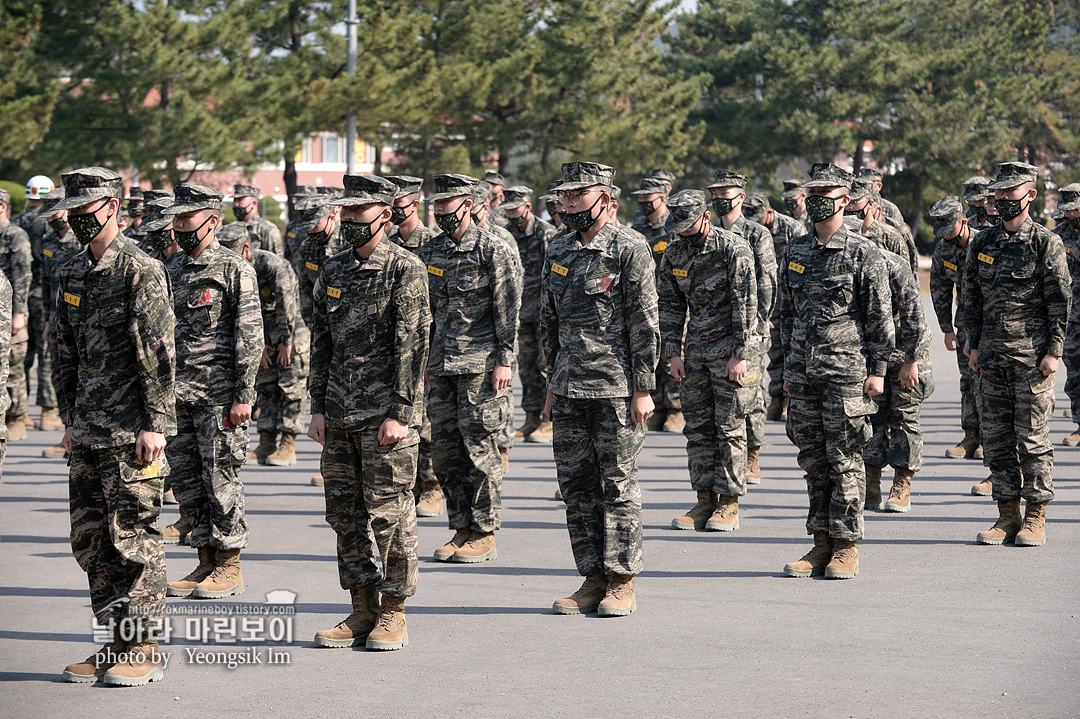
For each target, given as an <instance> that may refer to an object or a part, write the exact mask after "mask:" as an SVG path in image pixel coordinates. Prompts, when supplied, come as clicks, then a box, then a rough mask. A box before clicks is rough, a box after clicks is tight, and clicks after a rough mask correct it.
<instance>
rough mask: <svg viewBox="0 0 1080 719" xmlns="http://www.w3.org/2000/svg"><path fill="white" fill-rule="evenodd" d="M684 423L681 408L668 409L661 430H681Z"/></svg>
mask: <svg viewBox="0 0 1080 719" xmlns="http://www.w3.org/2000/svg"><path fill="white" fill-rule="evenodd" d="M684 424H686V421H685V420H684V419H683V416H682V410H678V409H672V410H668V413H667V417H665V418H664V426H663V430H664V431H665V432H682V428H683V425H684Z"/></svg>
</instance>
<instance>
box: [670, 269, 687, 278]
mask: <svg viewBox="0 0 1080 719" xmlns="http://www.w3.org/2000/svg"><path fill="white" fill-rule="evenodd" d="M671 274H673V275H675V276H676V277H687V274H686V270H672V271H671Z"/></svg>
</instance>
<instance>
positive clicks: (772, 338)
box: [766, 317, 784, 397]
mask: <svg viewBox="0 0 1080 719" xmlns="http://www.w3.org/2000/svg"><path fill="white" fill-rule="evenodd" d="M766 354H767V355H768V357H769V397H783V396H784V343H783V341H782V340H781V338H780V318H779V317H776V318H775V319H774V320H773V322H772V323H770V325H769V347H768V351H767V352H766Z"/></svg>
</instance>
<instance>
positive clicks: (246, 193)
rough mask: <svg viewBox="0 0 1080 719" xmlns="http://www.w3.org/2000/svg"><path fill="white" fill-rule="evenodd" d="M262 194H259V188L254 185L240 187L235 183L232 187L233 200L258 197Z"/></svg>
mask: <svg viewBox="0 0 1080 719" xmlns="http://www.w3.org/2000/svg"><path fill="white" fill-rule="evenodd" d="M261 194H262V193H260V192H259V188H258V187H255V186H254V185H242V184H240V183H237V184H235V185H233V193H232V196H233V199H234V200H235V199H236V198H237V197H256V198H257V197H259V196H260V195H261Z"/></svg>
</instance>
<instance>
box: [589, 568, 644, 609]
mask: <svg viewBox="0 0 1080 719" xmlns="http://www.w3.org/2000/svg"><path fill="white" fill-rule="evenodd" d="M636 609H637V597H636V596H635V595H634V578H633V577H632V576H630V575H629V574H612V575H611V576H610V577H608V585H607V592H606V593H605V594H604V598H603V599H601V600H600V604H599V605H597V607H596V613H597V614H598V615H599V616H601V617H625V616H626V615H627V614H633V613H634V611H635V610H636Z"/></svg>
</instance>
